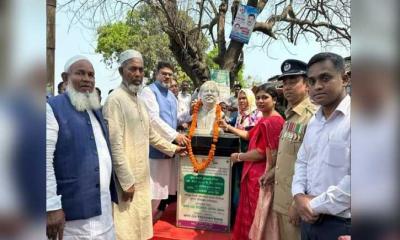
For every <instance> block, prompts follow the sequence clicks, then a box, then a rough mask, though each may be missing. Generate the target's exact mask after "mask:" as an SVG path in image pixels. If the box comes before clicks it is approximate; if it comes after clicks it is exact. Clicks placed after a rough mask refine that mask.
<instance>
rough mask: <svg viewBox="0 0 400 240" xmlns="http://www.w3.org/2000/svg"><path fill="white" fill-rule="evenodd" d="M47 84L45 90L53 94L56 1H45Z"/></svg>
mask: <svg viewBox="0 0 400 240" xmlns="http://www.w3.org/2000/svg"><path fill="white" fill-rule="evenodd" d="M46 13H47V16H46V17H47V41H46V45H47V50H46V56H47V84H46V88H47V89H46V90H47V91H48V92H49V93H51V94H54V50H55V48H56V34H55V26H56V0H47V6H46Z"/></svg>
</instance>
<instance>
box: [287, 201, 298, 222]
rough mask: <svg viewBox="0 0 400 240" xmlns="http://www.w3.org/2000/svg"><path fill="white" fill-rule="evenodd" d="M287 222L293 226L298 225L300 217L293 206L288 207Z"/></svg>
mask: <svg viewBox="0 0 400 240" xmlns="http://www.w3.org/2000/svg"><path fill="white" fill-rule="evenodd" d="M289 222H290V223H291V224H293V225H294V226H299V225H300V215H299V213H298V212H297V209H296V207H295V206H294V205H293V204H292V205H290V207H289Z"/></svg>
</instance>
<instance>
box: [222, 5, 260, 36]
mask: <svg viewBox="0 0 400 240" xmlns="http://www.w3.org/2000/svg"><path fill="white" fill-rule="evenodd" d="M257 15H258V10H257V8H255V7H251V6H247V5H242V4H240V5H239V9H238V11H237V13H236V17H235V21H234V22H233V26H232V31H231V34H230V36H229V38H231V39H233V40H236V41H238V42H242V43H246V44H247V43H249V40H250V35H251V33H252V32H253V28H254V25H255V23H256V18H257Z"/></svg>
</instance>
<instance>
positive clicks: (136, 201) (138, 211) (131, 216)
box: [103, 50, 183, 240]
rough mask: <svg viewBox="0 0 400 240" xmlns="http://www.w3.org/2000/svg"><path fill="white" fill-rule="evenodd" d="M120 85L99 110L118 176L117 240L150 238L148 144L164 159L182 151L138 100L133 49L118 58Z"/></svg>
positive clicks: (138, 61) (138, 62) (138, 60)
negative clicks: (156, 127)
mask: <svg viewBox="0 0 400 240" xmlns="http://www.w3.org/2000/svg"><path fill="white" fill-rule="evenodd" d="M119 60H120V67H119V73H120V75H121V77H122V84H121V85H120V87H118V88H117V89H115V90H114V91H113V92H112V93H111V94H110V95H109V97H108V98H107V100H106V103H105V105H104V107H103V113H104V116H105V119H106V120H107V122H108V127H109V131H110V141H111V149H112V154H113V166H114V168H115V172H116V175H117V177H118V183H119V184H118V188H117V191H118V196H120V197H121V201H119V203H118V205H114V221H115V228H116V234H117V239H120V240H124V239H126V240H128V239H149V238H151V237H152V236H153V228H152V215H151V193H150V172H149V161H148V159H149V158H148V157H149V144H151V145H152V146H153V147H155V148H157V149H158V150H160V151H162V152H163V153H164V154H166V155H168V156H172V155H174V153H175V152H176V151H181V150H183V148H182V147H178V146H176V145H174V144H172V143H170V142H168V141H166V140H165V139H163V138H161V137H160V135H158V134H157V133H156V131H155V130H154V128H153V126H152V125H150V117H149V115H148V113H147V110H146V107H145V105H144V103H143V102H142V101H141V100H140V99H138V93H139V92H140V91H141V88H142V83H143V75H144V71H143V70H144V69H143V59H142V55H141V54H140V53H139V52H138V51H135V50H126V51H124V52H123V53H121V55H120V59H119Z"/></svg>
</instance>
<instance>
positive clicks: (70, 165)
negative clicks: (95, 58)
mask: <svg viewBox="0 0 400 240" xmlns="http://www.w3.org/2000/svg"><path fill="white" fill-rule="evenodd" d="M62 78H63V80H64V82H65V83H66V84H67V86H66V92H65V93H62V94H59V95H58V96H56V97H52V98H50V99H49V100H48V104H47V113H46V118H47V123H46V180H47V181H46V193H47V196H46V204H47V206H46V210H47V236H48V238H50V239H70V240H73V239H87V240H95V239H96V240H98V239H99V240H102V239H104V240H112V239H115V233H114V225H113V219H112V208H111V194H113V195H112V196H113V197H116V192H115V186H114V182H113V177H112V176H113V174H112V163H111V155H110V145H109V141H108V131H107V127H106V124H105V121H104V118H103V115H102V113H101V111H100V107H101V105H100V102H99V96H98V95H97V91H95V77H94V69H93V66H92V64H91V63H90V61H89V60H88V59H87V58H86V57H84V56H75V57H73V58H71V59H70V60H69V61H68V62H67V63H66V64H65V67H64V72H63V73H62ZM110 187H111V188H110ZM110 193H111V194H110ZM113 199H114V200H115V199H116V198H113Z"/></svg>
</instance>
